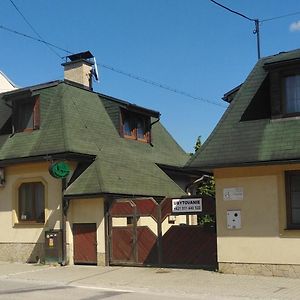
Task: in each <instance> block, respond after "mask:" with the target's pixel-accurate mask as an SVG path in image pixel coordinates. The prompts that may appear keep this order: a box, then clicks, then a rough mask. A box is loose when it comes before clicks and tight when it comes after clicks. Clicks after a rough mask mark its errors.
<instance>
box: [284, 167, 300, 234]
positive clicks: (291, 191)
mask: <svg viewBox="0 0 300 300" xmlns="http://www.w3.org/2000/svg"><path fill="white" fill-rule="evenodd" d="M285 179H286V208H287V228H288V229H295V228H298V229H300V171H290V172H286V174H285Z"/></svg>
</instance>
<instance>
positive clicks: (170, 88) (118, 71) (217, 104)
mask: <svg viewBox="0 0 300 300" xmlns="http://www.w3.org/2000/svg"><path fill="white" fill-rule="evenodd" d="M0 29H3V30H5V31H8V32H11V33H14V34H17V35H19V36H23V37H26V38H28V39H31V40H34V41H37V42H39V43H43V44H46V45H49V46H51V47H53V48H56V49H58V50H61V51H64V52H65V53H67V54H74V52H71V51H69V50H67V49H64V48H62V47H59V46H56V45H54V44H52V43H49V42H47V41H45V40H44V39H40V38H35V37H33V36H30V35H28V34H25V33H22V32H19V31H16V30H13V29H10V28H8V27H5V26H3V25H0ZM97 65H98V66H101V67H103V68H105V69H108V70H111V71H113V72H115V73H118V74H122V75H124V76H127V77H129V78H132V79H135V80H139V81H142V82H144V83H147V84H150V85H153V86H156V87H159V88H161V89H165V90H168V91H171V92H173V93H177V94H180V95H182V96H185V97H189V98H192V99H194V100H198V101H202V102H206V103H210V104H213V105H216V106H219V107H223V108H226V107H227V106H224V105H222V104H219V103H216V102H213V101H210V100H207V99H204V98H201V97H197V96H193V95H192V94H190V93H188V92H185V91H181V90H177V89H175V88H173V87H170V86H167V85H165V84H162V83H158V82H155V81H153V80H150V79H146V78H143V77H141V76H137V75H134V74H132V73H128V72H125V71H122V70H120V69H116V68H114V67H112V66H109V65H106V64H97Z"/></svg>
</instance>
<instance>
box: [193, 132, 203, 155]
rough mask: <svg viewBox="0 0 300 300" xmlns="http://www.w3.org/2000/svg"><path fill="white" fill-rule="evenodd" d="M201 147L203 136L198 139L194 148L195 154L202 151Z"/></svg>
mask: <svg viewBox="0 0 300 300" xmlns="http://www.w3.org/2000/svg"><path fill="white" fill-rule="evenodd" d="M201 146H202V142H201V135H199V136H198V137H197V140H196V144H195V146H194V149H195V153H196V152H197V151H198V150H199V149H200V147H201Z"/></svg>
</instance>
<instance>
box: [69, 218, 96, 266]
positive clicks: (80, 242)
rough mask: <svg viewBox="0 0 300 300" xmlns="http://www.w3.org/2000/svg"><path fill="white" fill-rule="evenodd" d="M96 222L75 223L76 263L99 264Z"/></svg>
mask: <svg viewBox="0 0 300 300" xmlns="http://www.w3.org/2000/svg"><path fill="white" fill-rule="evenodd" d="M96 230H97V228H96V224H95V223H91V224H89V223H78V224H73V237H74V264H89V265H95V264H97V235H96Z"/></svg>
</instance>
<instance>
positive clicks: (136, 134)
mask: <svg viewBox="0 0 300 300" xmlns="http://www.w3.org/2000/svg"><path fill="white" fill-rule="evenodd" d="M121 135H122V136H123V137H124V138H127V139H131V140H138V141H141V142H145V143H150V117H149V116H146V115H142V114H138V113H135V112H130V111H125V110H123V111H122V124H121Z"/></svg>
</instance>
